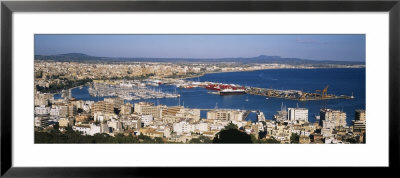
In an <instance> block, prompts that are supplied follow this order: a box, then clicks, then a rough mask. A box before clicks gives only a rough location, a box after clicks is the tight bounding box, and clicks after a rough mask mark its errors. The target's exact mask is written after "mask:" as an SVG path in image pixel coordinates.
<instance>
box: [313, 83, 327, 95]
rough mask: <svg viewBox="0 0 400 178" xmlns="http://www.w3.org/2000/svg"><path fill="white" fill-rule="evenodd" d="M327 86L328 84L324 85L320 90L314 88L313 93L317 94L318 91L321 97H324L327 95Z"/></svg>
mask: <svg viewBox="0 0 400 178" xmlns="http://www.w3.org/2000/svg"><path fill="white" fill-rule="evenodd" d="M328 87H329V85H327V86H325V88H324V89H323V90H322V91H321V90H315V94H316V95H318V94H319V93H321V98H325V97H326V96H327V95H328Z"/></svg>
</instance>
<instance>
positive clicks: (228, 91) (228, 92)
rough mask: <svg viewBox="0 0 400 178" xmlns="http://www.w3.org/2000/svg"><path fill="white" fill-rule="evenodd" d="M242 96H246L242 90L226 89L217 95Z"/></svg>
mask: <svg viewBox="0 0 400 178" xmlns="http://www.w3.org/2000/svg"><path fill="white" fill-rule="evenodd" d="M242 94H246V91H245V90H243V89H232V88H227V89H222V90H220V91H219V95H242Z"/></svg>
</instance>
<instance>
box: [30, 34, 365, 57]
mask: <svg viewBox="0 0 400 178" xmlns="http://www.w3.org/2000/svg"><path fill="white" fill-rule="evenodd" d="M65 53H84V54H87V55H91V56H99V57H126V58H240V57H243V58H247V57H256V56H259V55H268V56H281V57H283V58H301V59H310V60H330V61H365V35H362V34H353V35H275V34H274V35H166V34H165V35H57V34H55V35H53V34H39V35H35V55H56V54H65Z"/></svg>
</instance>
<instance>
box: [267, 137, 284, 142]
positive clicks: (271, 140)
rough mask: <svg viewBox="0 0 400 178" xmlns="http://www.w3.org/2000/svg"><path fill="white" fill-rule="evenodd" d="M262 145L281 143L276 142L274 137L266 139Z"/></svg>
mask: <svg viewBox="0 0 400 178" xmlns="http://www.w3.org/2000/svg"><path fill="white" fill-rule="evenodd" d="M264 143H281V142H280V141H278V140H276V139H275V138H274V137H271V138H269V139H266V140H265V142H264Z"/></svg>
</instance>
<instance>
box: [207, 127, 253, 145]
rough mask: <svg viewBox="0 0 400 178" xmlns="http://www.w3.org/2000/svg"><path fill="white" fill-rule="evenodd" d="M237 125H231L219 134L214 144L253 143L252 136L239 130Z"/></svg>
mask: <svg viewBox="0 0 400 178" xmlns="http://www.w3.org/2000/svg"><path fill="white" fill-rule="evenodd" d="M237 128H238V127H237V126H236V125H235V124H232V123H231V124H229V125H227V126H226V127H225V128H224V129H222V130H221V131H220V132H218V133H217V134H216V135H215V137H214V139H213V143H253V142H252V139H251V136H250V135H248V134H246V133H245V132H241V131H239V130H238V129H237Z"/></svg>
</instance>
